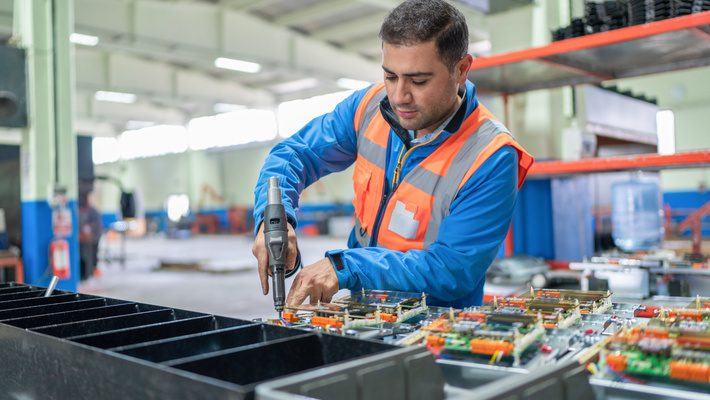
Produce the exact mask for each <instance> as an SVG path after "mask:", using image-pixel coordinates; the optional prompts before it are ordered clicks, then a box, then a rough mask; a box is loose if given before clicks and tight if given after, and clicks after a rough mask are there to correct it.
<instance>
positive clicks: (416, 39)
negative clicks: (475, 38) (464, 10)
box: [380, 0, 468, 69]
mask: <svg viewBox="0 0 710 400" xmlns="http://www.w3.org/2000/svg"><path fill="white" fill-rule="evenodd" d="M380 39H382V41H383V42H386V43H390V44H395V45H404V46H411V45H414V44H420V43H424V42H428V41H430V40H432V39H435V40H436V49H437V51H438V52H439V57H441V60H442V61H443V63H444V64H445V65H447V66H448V67H449V69H453V68H454V66H455V65H456V63H457V62H458V61H459V60H460V59H461V58H462V57H463V56H465V55H466V53H468V26H466V18H465V17H464V16H463V14H461V12H460V11H459V10H457V9H456V7H454V6H452V5H451V4H449V3H447V2H446V1H444V0H407V1H405V2H404V3H402V4H400V5H398V6H397V7H395V8H394V9H393V10H392V11H391V12H390V13H389V14H388V15H387V17H386V18H385V20H384V22H383V23H382V27H381V28H380Z"/></svg>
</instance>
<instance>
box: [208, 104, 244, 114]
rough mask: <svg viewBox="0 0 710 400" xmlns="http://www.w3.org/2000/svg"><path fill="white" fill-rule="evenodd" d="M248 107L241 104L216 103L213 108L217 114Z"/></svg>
mask: <svg viewBox="0 0 710 400" xmlns="http://www.w3.org/2000/svg"><path fill="white" fill-rule="evenodd" d="M246 108H247V106H243V105H241V104H230V103H215V105H214V107H212V110H213V111H214V112H215V114H224V113H228V112H233V111H239V110H244V109H246Z"/></svg>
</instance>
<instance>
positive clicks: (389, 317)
mask: <svg viewBox="0 0 710 400" xmlns="http://www.w3.org/2000/svg"><path fill="white" fill-rule="evenodd" d="M380 319H381V320H382V321H385V322H397V316H396V315H394V314H387V313H380Z"/></svg>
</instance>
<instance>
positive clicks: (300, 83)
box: [270, 78, 319, 93]
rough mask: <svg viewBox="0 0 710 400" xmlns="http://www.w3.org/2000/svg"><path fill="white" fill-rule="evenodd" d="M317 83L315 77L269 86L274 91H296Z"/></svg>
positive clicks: (311, 86) (312, 86)
mask: <svg viewBox="0 0 710 400" xmlns="http://www.w3.org/2000/svg"><path fill="white" fill-rule="evenodd" d="M318 84H319V83H318V79H316V78H303V79H297V80H295V81H290V82H284V83H279V84H277V85H272V86H270V88H271V90H273V91H274V92H276V93H291V92H298V91H299V90H306V89H311V88H314V87H316V86H318Z"/></svg>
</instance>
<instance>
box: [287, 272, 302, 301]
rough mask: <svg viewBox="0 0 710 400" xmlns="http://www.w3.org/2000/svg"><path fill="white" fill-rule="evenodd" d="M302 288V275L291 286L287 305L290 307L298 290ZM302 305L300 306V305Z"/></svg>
mask: <svg viewBox="0 0 710 400" xmlns="http://www.w3.org/2000/svg"><path fill="white" fill-rule="evenodd" d="M299 287H301V274H298V275H296V278H294V279H293V283H292V284H291V289H290V290H289V291H288V295H286V305H287V306H290V305H291V303H292V301H291V300H292V299H293V296H294V295H295V294H296V291H298V288H299ZM298 305H300V304H298Z"/></svg>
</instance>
